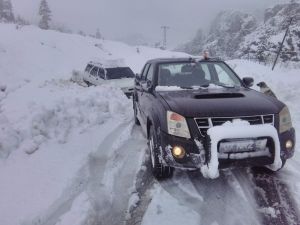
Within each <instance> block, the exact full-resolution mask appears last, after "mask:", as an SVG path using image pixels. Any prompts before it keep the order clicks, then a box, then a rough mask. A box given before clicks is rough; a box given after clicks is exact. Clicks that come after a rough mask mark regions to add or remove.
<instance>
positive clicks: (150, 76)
mask: <svg viewBox="0 0 300 225" xmlns="http://www.w3.org/2000/svg"><path fill="white" fill-rule="evenodd" d="M153 74H154V65H153V64H152V65H151V66H150V68H149V70H148V73H147V76H146V80H149V81H152V79H153Z"/></svg>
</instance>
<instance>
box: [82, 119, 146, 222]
mask: <svg viewBox="0 0 300 225" xmlns="http://www.w3.org/2000/svg"><path fill="white" fill-rule="evenodd" d="M132 126H133V124H129V125H128V124H127V127H125V128H124V126H123V128H122V129H123V130H122V129H121V130H120V131H118V132H117V133H116V134H115V135H113V136H110V137H109V138H107V139H106V141H105V143H103V144H102V145H101V146H100V148H101V149H103V148H104V149H107V151H109V152H110V154H108V155H106V156H105V157H104V156H103V155H102V154H98V153H97V154H95V155H93V156H92V157H91V159H90V163H89V171H90V178H89V184H88V189H87V190H88V195H89V196H90V198H91V200H92V205H93V212H92V215H91V217H92V218H88V221H89V224H91V225H100V224H104V225H106V224H110V225H114V224H115V225H118V224H122V223H125V220H126V215H127V208H128V202H129V199H130V194H131V193H130V190H131V189H132V186H133V184H134V180H135V177H136V172H137V170H138V169H139V168H138V167H139V162H138V161H139V158H140V154H142V153H143V152H142V151H143V150H144V149H145V140H144V138H143V137H142V136H141V130H140V129H138V128H136V127H132ZM124 136H126V137H124ZM118 138H119V139H120V140H121V141H119V142H118V143H116V142H114V140H116V139H118ZM100 152H103V151H99V153H100ZM105 162H106V163H105Z"/></svg>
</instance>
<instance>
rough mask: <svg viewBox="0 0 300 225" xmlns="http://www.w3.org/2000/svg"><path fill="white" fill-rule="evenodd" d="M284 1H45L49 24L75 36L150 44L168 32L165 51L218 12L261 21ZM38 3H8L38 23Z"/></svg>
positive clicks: (31, 0)
mask: <svg viewBox="0 0 300 225" xmlns="http://www.w3.org/2000/svg"><path fill="white" fill-rule="evenodd" d="M286 1H287V0H251V1H250V0H226V1H225V0H209V1H204V0H184V1H179V0H177V1H174V0H48V3H49V6H50V8H51V10H52V14H53V21H54V22H55V23H58V24H64V25H66V26H67V27H69V28H70V29H72V30H74V31H75V32H77V31H78V30H83V31H84V32H86V33H90V34H91V33H95V31H96V29H97V28H99V29H100V31H101V33H102V35H103V36H104V37H105V38H108V39H120V38H121V39H122V38H125V37H128V36H130V35H136V34H138V35H142V36H143V37H145V38H146V40H147V41H148V42H150V43H154V42H159V41H161V40H162V30H161V26H162V25H167V26H169V27H170V29H169V30H168V47H174V46H176V45H178V44H180V43H183V42H186V41H187V40H189V39H191V38H192V37H193V35H194V34H195V32H196V30H197V29H199V28H203V29H207V28H208V26H209V24H210V23H211V21H212V19H213V18H214V17H215V16H216V14H217V13H218V12H219V11H221V10H226V9H234V10H242V11H245V12H249V13H252V14H255V16H257V17H258V18H260V17H262V14H263V11H264V9H265V8H267V7H269V6H272V5H274V4H275V3H279V2H286ZM39 2H40V0H12V3H13V6H14V10H15V13H16V14H19V15H21V16H22V17H24V18H25V19H27V20H29V21H30V22H34V23H37V22H38V15H37V11H38V5H39Z"/></svg>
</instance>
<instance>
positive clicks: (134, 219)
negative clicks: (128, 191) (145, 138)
mask: <svg viewBox="0 0 300 225" xmlns="http://www.w3.org/2000/svg"><path fill="white" fill-rule="evenodd" d="M144 151H145V152H147V151H148V148H147V147H146V148H145V149H144ZM155 182H156V181H155V179H154V177H153V176H152V174H151V165H150V158H149V154H145V156H144V163H143V166H142V168H141V169H140V170H139V172H138V173H137V178H136V184H135V188H136V190H137V193H138V196H139V201H138V202H137V204H136V206H135V207H134V208H132V209H131V211H130V212H129V216H128V218H127V220H126V222H125V225H138V224H141V223H142V220H143V217H144V214H145V212H146V211H147V208H148V205H149V204H150V202H151V200H152V197H151V190H152V188H153V185H154V183H155Z"/></svg>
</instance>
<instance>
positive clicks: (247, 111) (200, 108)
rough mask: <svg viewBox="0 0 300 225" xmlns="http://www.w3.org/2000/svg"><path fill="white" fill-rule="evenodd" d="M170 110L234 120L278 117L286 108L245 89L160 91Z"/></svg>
mask: <svg viewBox="0 0 300 225" xmlns="http://www.w3.org/2000/svg"><path fill="white" fill-rule="evenodd" d="M158 94H159V95H160V96H161V97H162V99H163V101H165V102H166V103H167V104H168V106H169V107H170V110H172V111H174V112H177V113H179V114H181V115H183V116H185V117H226V116H228V117H232V116H251V115H262V114H276V113H279V111H280V110H281V109H282V108H283V107H284V104H283V103H281V102H280V101H278V100H277V99H275V98H272V97H269V96H267V95H265V94H263V93H260V92H257V91H254V90H250V89H246V88H241V89H230V88H217V89H200V90H180V91H160V92H158Z"/></svg>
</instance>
